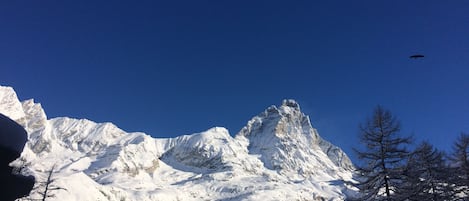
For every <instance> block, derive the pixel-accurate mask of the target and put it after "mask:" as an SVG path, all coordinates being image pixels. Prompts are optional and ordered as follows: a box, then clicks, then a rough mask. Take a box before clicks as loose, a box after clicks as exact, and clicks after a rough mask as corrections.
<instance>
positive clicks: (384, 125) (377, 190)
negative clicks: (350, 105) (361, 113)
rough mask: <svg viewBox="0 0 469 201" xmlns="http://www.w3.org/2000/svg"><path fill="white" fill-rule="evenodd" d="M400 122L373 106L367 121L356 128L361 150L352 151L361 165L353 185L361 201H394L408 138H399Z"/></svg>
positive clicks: (388, 113)
mask: <svg viewBox="0 0 469 201" xmlns="http://www.w3.org/2000/svg"><path fill="white" fill-rule="evenodd" d="M400 129H401V126H400V123H399V122H398V121H397V120H396V118H395V117H394V116H393V115H392V113H391V112H390V111H388V110H385V109H383V108H382V107H381V106H377V107H376V108H375V110H374V113H373V116H372V118H371V119H368V120H367V121H366V123H365V124H364V125H360V131H361V132H360V139H361V142H362V143H363V144H364V145H365V147H366V149H365V150H364V151H360V150H356V152H357V154H358V157H359V159H362V160H363V162H364V163H363V164H364V165H361V166H360V165H359V167H358V171H359V173H360V175H361V176H362V179H361V181H360V182H359V184H358V185H357V187H358V188H359V189H360V192H361V193H362V194H363V197H362V198H361V200H394V198H395V194H394V192H396V190H397V189H398V188H399V186H400V184H401V183H402V177H401V176H402V173H403V170H404V166H405V163H404V161H405V160H406V159H407V157H408V156H409V151H407V149H406V148H405V145H407V144H410V142H411V138H410V137H401V136H399V131H400Z"/></svg>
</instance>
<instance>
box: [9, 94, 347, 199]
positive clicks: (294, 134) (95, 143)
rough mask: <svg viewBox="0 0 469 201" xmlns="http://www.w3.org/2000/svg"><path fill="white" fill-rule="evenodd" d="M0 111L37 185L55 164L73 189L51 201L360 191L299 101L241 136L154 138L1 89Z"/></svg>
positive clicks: (21, 165)
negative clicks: (17, 128)
mask: <svg viewBox="0 0 469 201" xmlns="http://www.w3.org/2000/svg"><path fill="white" fill-rule="evenodd" d="M0 113H2V114H4V115H6V116H8V117H10V118H11V119H13V120H15V121H17V122H18V123H19V124H21V125H22V126H24V127H25V129H26V131H27V132H28V142H27V144H26V146H25V147H24V150H23V152H22V154H21V157H20V158H18V159H17V160H15V161H14V162H12V163H11V165H12V166H15V167H17V168H18V169H19V170H20V171H21V173H22V174H24V175H33V176H34V177H35V178H36V180H37V181H38V182H37V184H38V183H39V181H45V179H46V176H47V172H48V171H49V170H50V169H51V168H52V167H54V174H53V177H54V178H55V179H56V180H55V185H57V186H60V187H61V188H64V189H66V190H55V191H52V192H51V193H52V194H54V195H55V197H52V198H50V199H48V200H119V201H120V200H165V201H170V200H262V201H267V200H345V199H346V197H347V196H351V195H354V194H355V193H356V191H355V190H354V189H352V188H350V187H349V186H348V185H346V183H345V181H353V178H352V172H353V165H352V163H351V162H350V159H349V158H348V157H347V156H346V154H345V153H344V152H343V151H342V150H341V149H340V148H338V147H336V146H334V145H332V144H331V143H329V142H327V141H325V140H324V139H322V138H321V137H320V136H319V134H318V133H317V131H316V130H315V129H314V128H313V127H312V126H311V123H310V121H309V118H308V116H306V115H305V114H303V113H302V112H301V111H300V107H299V105H298V103H296V102H295V101H294V100H285V101H283V103H282V105H281V106H279V107H276V106H271V107H269V108H268V109H267V110H266V111H264V112H262V113H261V114H259V115H258V116H255V117H253V118H252V119H251V120H250V121H249V122H248V124H247V125H246V126H245V127H244V128H243V129H241V131H240V132H239V133H238V134H236V135H235V137H232V136H231V135H230V134H229V132H228V130H227V129H225V128H221V127H216V128H211V129H209V130H207V131H204V132H201V133H195V134H192V135H182V136H179V137H175V138H166V139H155V138H152V137H151V136H149V135H147V134H145V133H127V132H125V131H123V130H121V129H119V128H118V127H116V126H115V125H113V124H112V123H95V122H93V121H90V120H86V119H71V118H67V117H60V118H53V119H47V117H46V114H45V112H44V110H43V109H42V107H41V105H40V104H38V103H34V101H33V100H26V101H23V102H20V101H19V100H18V98H17V96H16V93H15V92H14V91H13V89H12V88H10V87H2V86H0ZM38 189H40V188H38ZM37 191H38V190H33V191H32V192H31V194H30V195H29V197H28V198H38V197H40V196H39V194H38V192H37ZM28 198H24V200H26V199H28ZM19 200H22V199H19Z"/></svg>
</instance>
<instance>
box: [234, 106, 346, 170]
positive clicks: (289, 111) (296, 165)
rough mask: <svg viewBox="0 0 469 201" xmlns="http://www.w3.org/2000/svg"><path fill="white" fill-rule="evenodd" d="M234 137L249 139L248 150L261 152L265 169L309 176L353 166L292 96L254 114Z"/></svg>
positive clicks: (255, 152)
mask: <svg viewBox="0 0 469 201" xmlns="http://www.w3.org/2000/svg"><path fill="white" fill-rule="evenodd" d="M237 138H238V139H245V140H246V141H248V144H249V146H248V149H249V152H250V153H251V154H257V155H260V159H261V160H262V162H263V164H264V166H265V167H266V168H267V169H271V170H276V171H279V172H289V173H288V174H290V175H291V174H292V173H293V174H294V175H299V176H310V175H312V174H319V172H321V171H325V172H327V173H331V172H335V171H340V169H352V168H353V165H352V163H351V161H350V159H349V158H348V157H347V156H346V155H345V153H344V152H343V151H342V150H340V148H338V147H336V146H334V145H332V144H331V143H329V142H327V141H325V140H324V139H322V138H321V137H320V136H319V134H318V132H317V130H316V129H315V128H313V127H312V125H311V122H310V119H309V117H308V116H307V115H305V114H304V113H302V112H301V111H300V106H299V104H298V103H297V102H296V101H294V100H292V99H287V100H284V101H283V102H282V105H281V106H280V107H279V108H277V107H276V106H270V107H269V108H267V109H266V110H265V111H264V112H262V113H261V114H259V115H257V116H255V117H253V118H252V119H251V120H250V121H249V122H248V124H247V125H246V126H245V127H244V128H243V129H241V131H240V132H239V133H238V135H237ZM330 150H334V151H330ZM323 173H324V172H323ZM327 173H324V174H327Z"/></svg>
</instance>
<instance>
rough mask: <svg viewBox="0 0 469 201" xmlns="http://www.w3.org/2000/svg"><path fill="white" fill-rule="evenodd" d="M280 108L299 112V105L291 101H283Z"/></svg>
mask: <svg viewBox="0 0 469 201" xmlns="http://www.w3.org/2000/svg"><path fill="white" fill-rule="evenodd" d="M282 106H285V107H291V108H294V109H297V110H300V104H298V102H296V101H295V100H293V99H285V100H283V101H282Z"/></svg>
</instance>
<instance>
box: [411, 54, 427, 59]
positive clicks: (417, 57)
mask: <svg viewBox="0 0 469 201" xmlns="http://www.w3.org/2000/svg"><path fill="white" fill-rule="evenodd" d="M423 57H425V56H423V55H421V54H414V55H412V56H410V57H409V58H411V59H419V58H423Z"/></svg>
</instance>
